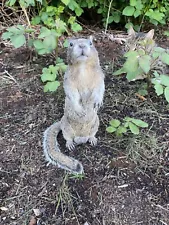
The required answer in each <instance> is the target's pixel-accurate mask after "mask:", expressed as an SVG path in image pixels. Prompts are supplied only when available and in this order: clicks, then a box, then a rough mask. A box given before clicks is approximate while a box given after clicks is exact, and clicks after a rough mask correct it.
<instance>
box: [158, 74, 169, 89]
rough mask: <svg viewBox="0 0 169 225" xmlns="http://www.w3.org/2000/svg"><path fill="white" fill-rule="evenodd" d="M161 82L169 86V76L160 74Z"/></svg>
mask: <svg viewBox="0 0 169 225" xmlns="http://www.w3.org/2000/svg"><path fill="white" fill-rule="evenodd" d="M160 81H161V82H160V83H161V84H163V85H164V86H167V87H169V76H167V75H161V76H160Z"/></svg>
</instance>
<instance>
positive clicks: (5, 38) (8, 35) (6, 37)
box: [2, 32, 13, 40]
mask: <svg viewBox="0 0 169 225" xmlns="http://www.w3.org/2000/svg"><path fill="white" fill-rule="evenodd" d="M11 36H13V33H11V32H5V33H3V34H2V39H3V40H7V39H9V38H10V37H11Z"/></svg>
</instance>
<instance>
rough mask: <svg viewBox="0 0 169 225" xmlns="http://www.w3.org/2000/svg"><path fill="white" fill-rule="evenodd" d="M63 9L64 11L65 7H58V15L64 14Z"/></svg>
mask: <svg viewBox="0 0 169 225" xmlns="http://www.w3.org/2000/svg"><path fill="white" fill-rule="evenodd" d="M64 9H65V7H63V6H61V5H60V6H59V7H58V13H59V14H61V13H63V12H64Z"/></svg>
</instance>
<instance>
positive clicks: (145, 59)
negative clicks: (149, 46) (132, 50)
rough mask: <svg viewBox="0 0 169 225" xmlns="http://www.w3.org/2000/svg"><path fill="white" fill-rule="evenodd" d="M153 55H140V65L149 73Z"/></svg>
mask: <svg viewBox="0 0 169 225" xmlns="http://www.w3.org/2000/svg"><path fill="white" fill-rule="evenodd" d="M150 61H151V57H150V56H149V55H143V56H141V57H139V66H140V67H141V69H142V70H143V71H144V72H145V73H146V74H147V73H148V72H149V71H150V65H151V62H150Z"/></svg>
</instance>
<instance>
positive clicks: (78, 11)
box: [75, 7, 83, 16]
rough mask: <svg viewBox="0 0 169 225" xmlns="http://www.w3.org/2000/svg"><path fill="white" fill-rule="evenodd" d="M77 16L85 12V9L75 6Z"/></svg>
mask: <svg viewBox="0 0 169 225" xmlns="http://www.w3.org/2000/svg"><path fill="white" fill-rule="evenodd" d="M75 13H76V16H81V15H82V13H83V9H82V8H80V7H77V8H75Z"/></svg>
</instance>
